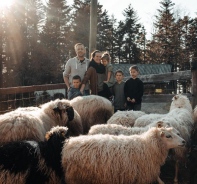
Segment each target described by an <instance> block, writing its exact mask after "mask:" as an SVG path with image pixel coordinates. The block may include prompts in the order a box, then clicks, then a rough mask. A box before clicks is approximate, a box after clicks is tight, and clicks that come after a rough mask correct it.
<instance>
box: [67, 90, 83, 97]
mask: <svg viewBox="0 0 197 184" xmlns="http://www.w3.org/2000/svg"><path fill="white" fill-rule="evenodd" d="M77 96H82V94H81V92H80V89H79V88H73V87H70V88H69V90H68V99H69V100H72V99H73V98H75V97H77Z"/></svg>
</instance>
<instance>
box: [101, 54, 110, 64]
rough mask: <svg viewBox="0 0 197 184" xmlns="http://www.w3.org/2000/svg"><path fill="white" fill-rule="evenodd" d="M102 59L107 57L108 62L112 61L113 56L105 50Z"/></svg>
mask: <svg viewBox="0 0 197 184" xmlns="http://www.w3.org/2000/svg"><path fill="white" fill-rule="evenodd" d="M101 59H102V60H103V59H105V60H107V61H108V62H110V60H111V57H110V55H109V53H108V52H104V53H103V55H102V56H101Z"/></svg>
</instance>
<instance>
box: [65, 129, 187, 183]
mask: <svg viewBox="0 0 197 184" xmlns="http://www.w3.org/2000/svg"><path fill="white" fill-rule="evenodd" d="M184 144H185V141H184V140H183V139H182V138H181V137H179V136H178V135H177V134H175V133H173V131H172V128H156V127H152V128H151V129H149V130H148V131H147V132H145V133H143V134H141V135H132V136H124V135H119V136H114V135H102V134H97V135H87V136H79V137H74V138H71V139H70V140H69V141H68V142H67V143H65V144H64V148H63V151H62V164H63V169H64V173H65V181H66V183H72V184H74V183H75V184H76V183H77V184H84V183H86V184H101V183H102V184H109V183H116V184H122V183H129V184H136V183H139V184H142V183H143V184H144V183H151V182H154V181H156V180H157V177H158V176H159V173H160V166H161V165H162V164H164V162H165V159H166V157H167V155H168V151H169V149H170V148H175V147H178V146H184ZM76 173H77V174H76Z"/></svg>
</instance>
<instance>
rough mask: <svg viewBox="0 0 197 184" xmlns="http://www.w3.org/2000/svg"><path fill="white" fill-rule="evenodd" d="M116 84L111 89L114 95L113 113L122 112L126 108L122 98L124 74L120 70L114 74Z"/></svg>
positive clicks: (123, 97)
mask: <svg viewBox="0 0 197 184" xmlns="http://www.w3.org/2000/svg"><path fill="white" fill-rule="evenodd" d="M115 78H116V82H115V84H114V86H113V87H112V93H113V95H114V112H116V111H118V110H120V111H124V110H125V106H126V101H125V96H124V85H125V82H124V81H123V78H124V74H123V72H122V70H117V71H116V72H115Z"/></svg>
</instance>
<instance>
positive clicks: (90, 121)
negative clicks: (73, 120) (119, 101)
mask: <svg viewBox="0 0 197 184" xmlns="http://www.w3.org/2000/svg"><path fill="white" fill-rule="evenodd" d="M70 104H71V106H72V107H73V108H74V109H75V110H76V111H77V112H78V113H79V115H80V117H81V120H82V125H83V131H84V134H87V133H88V131H89V129H90V127H91V126H92V125H96V124H106V122H107V120H108V119H109V118H110V117H111V116H112V114H113V107H112V104H111V102H110V101H109V100H107V99H106V98H104V97H101V96H97V95H89V96H79V97H76V98H74V99H72V100H71V101H70Z"/></svg>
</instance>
